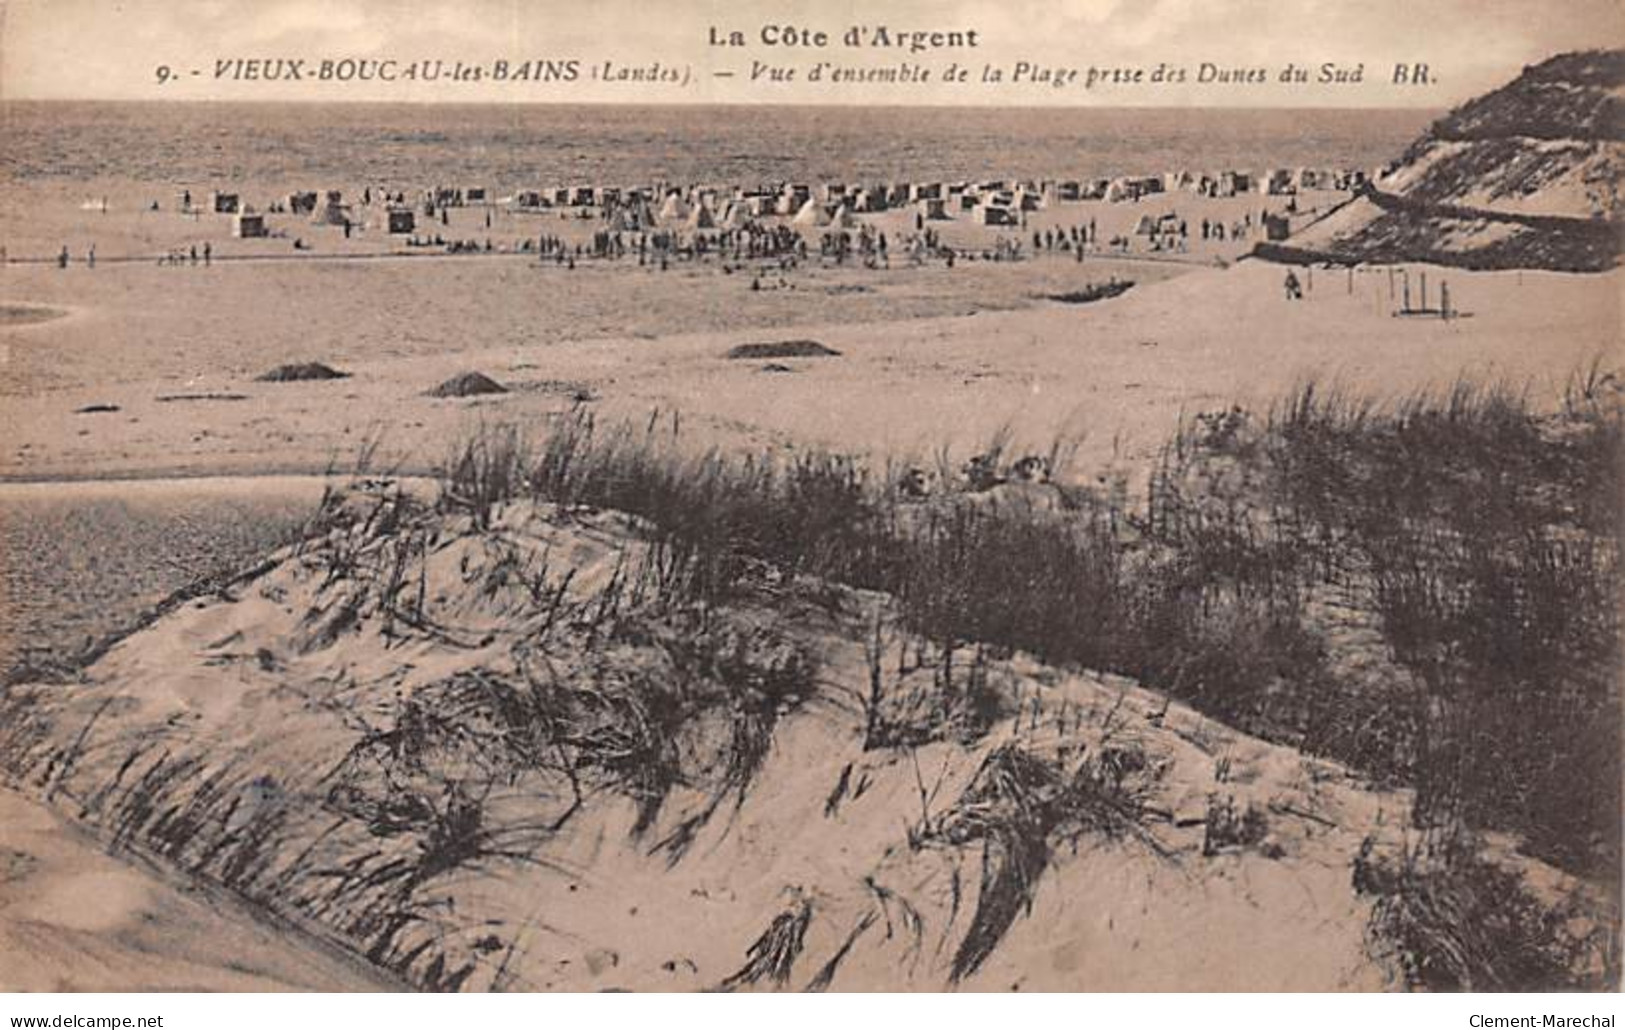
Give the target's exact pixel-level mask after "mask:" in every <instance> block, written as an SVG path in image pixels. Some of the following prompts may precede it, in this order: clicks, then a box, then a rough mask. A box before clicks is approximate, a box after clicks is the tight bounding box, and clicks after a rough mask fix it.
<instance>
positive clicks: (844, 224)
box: [830, 203, 858, 229]
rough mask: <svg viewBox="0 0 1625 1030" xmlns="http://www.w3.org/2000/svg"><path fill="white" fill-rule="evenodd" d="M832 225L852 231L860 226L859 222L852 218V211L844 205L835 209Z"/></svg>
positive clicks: (831, 220)
mask: <svg viewBox="0 0 1625 1030" xmlns="http://www.w3.org/2000/svg"><path fill="white" fill-rule="evenodd" d="M830 224H832V225H835V226H837V227H839V228H842V229H850V228H852V227H853V226H855V225H857V224H858V220H857V219H856V218H853V217H852V209H851V208H849V207H847V206H846V205H845V204H844V203H843V204H842V205H841V206H840V207H838V208H836V209H835V215H834V217H832V218H831V219H830Z"/></svg>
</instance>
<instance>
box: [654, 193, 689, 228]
mask: <svg viewBox="0 0 1625 1030" xmlns="http://www.w3.org/2000/svg"><path fill="white" fill-rule="evenodd" d="M687 217H688V202H687V201H685V200H684V199H683V197H682V194H679V193H669V194H667V195H666V202H665V203H664V204H661V205H660V220H661V221H662V222H681V221H682V220H683V219H685V218H687Z"/></svg>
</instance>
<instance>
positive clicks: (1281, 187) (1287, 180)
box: [1264, 168, 1297, 197]
mask: <svg viewBox="0 0 1625 1030" xmlns="http://www.w3.org/2000/svg"><path fill="white" fill-rule="evenodd" d="M1264 192H1265V193H1268V194H1270V195H1271V196H1277V197H1278V196H1281V195H1282V194H1286V193H1296V192H1297V187H1295V186H1294V185H1293V184H1292V173H1291V172H1290V171H1288V170H1287V169H1285V168H1272V169H1270V170H1269V171H1268V172H1266V173H1265V175H1264Z"/></svg>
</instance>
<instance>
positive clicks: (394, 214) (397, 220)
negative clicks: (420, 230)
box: [384, 205, 417, 236]
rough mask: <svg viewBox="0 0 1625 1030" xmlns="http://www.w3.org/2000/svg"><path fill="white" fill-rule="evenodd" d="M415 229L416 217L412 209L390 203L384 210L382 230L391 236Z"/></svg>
mask: <svg viewBox="0 0 1625 1030" xmlns="http://www.w3.org/2000/svg"><path fill="white" fill-rule="evenodd" d="M416 229H417V218H416V217H415V216H414V215H413V214H412V209H411V208H409V207H402V206H396V205H391V206H390V207H389V208H388V209H386V210H385V211H384V231H385V232H387V233H389V234H390V235H391V236H401V235H405V234H406V233H410V232H413V231H414V230H416Z"/></svg>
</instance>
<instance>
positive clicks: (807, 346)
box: [728, 340, 841, 360]
mask: <svg viewBox="0 0 1625 1030" xmlns="http://www.w3.org/2000/svg"><path fill="white" fill-rule="evenodd" d="M840 356H841V352H840V351H838V350H834V349H832V348H829V347H826V346H824V345H823V344H821V343H819V342H818V341H817V340H778V341H775V342H773V343H741V344H740V345H739V346H737V347H735V348H733V349H732V350H730V351H729V352H728V357H730V358H733V359H736V360H737V359H740V358H750V359H760V358H838V357H840Z"/></svg>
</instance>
